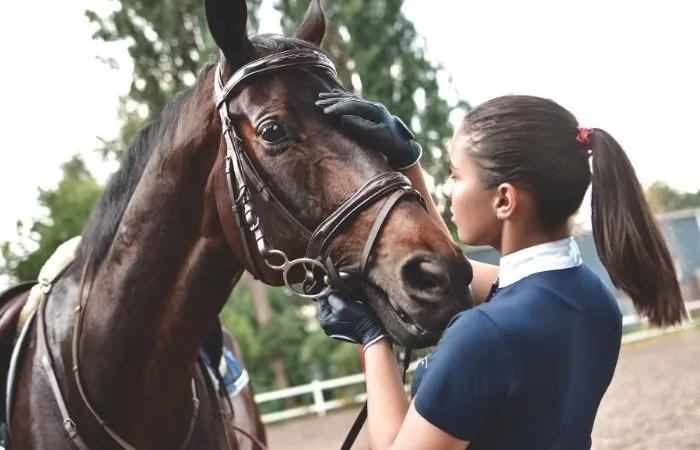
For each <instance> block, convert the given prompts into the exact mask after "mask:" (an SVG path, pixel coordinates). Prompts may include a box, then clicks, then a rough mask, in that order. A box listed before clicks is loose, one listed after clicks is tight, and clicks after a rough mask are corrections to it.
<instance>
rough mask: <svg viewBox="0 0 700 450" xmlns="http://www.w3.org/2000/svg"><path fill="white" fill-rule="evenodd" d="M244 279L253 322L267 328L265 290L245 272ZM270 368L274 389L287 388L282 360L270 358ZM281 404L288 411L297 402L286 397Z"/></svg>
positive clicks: (268, 320)
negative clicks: (250, 298)
mask: <svg viewBox="0 0 700 450" xmlns="http://www.w3.org/2000/svg"><path fill="white" fill-rule="evenodd" d="M244 277H245V283H246V285H247V286H248V289H250V295H251V296H252V298H253V314H254V315H255V321H256V322H257V323H258V326H259V327H260V328H263V327H265V326H267V324H268V323H269V322H270V318H271V317H272V308H271V307H270V299H269V298H268V296H267V288H266V286H265V285H264V284H263V283H261V282H259V281H256V280H255V279H254V278H253V277H252V276H250V274H249V273H247V272H246V273H245V274H244ZM270 367H271V368H272V373H273V374H274V380H275V388H276V389H284V388H287V387H289V379H288V378H287V371H286V369H285V366H284V360H283V359H282V358H280V357H271V358H270ZM283 404H284V407H285V408H287V409H288V408H294V407H295V406H297V405H298V402H297V401H296V398H294V397H288V398H285V399H283Z"/></svg>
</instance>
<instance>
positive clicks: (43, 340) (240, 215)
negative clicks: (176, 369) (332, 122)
mask: <svg viewBox="0 0 700 450" xmlns="http://www.w3.org/2000/svg"><path fill="white" fill-rule="evenodd" d="M292 67H317V68H320V69H323V70H325V71H327V72H329V73H330V74H331V75H332V76H333V77H337V74H336V71H335V67H334V66H333V63H332V62H331V61H330V59H328V57H326V56H325V55H324V54H323V53H321V52H319V51H316V50H311V49H298V50H289V51H285V52H281V53H278V54H273V55H268V56H265V57H262V58H260V59H257V60H255V61H252V62H250V63H248V64H246V65H244V66H243V67H241V68H240V69H238V70H237V71H236V72H235V73H234V74H233V75H232V76H231V78H229V79H228V81H227V82H226V83H225V84H224V83H223V82H222V76H223V66H222V64H221V62H219V64H218V66H217V68H216V75H215V81H214V93H215V95H214V98H215V104H216V107H217V109H218V110H219V114H220V116H221V123H222V128H223V135H224V140H225V142H226V156H225V173H226V181H227V185H228V192H229V196H230V199H231V204H232V210H233V215H234V217H235V219H236V225H237V229H238V232H239V235H240V242H241V245H242V247H243V250H244V252H245V257H246V260H247V266H248V269H249V271H250V272H251V274H252V275H253V277H255V278H256V279H259V280H262V281H263V282H268V284H270V283H269V281H270V280H265V279H264V278H263V276H262V271H261V270H260V267H259V265H258V263H257V262H256V258H255V257H254V254H253V249H252V248H251V245H250V241H251V240H252V241H253V242H255V249H256V250H257V253H258V254H259V256H260V257H261V258H262V260H263V262H264V263H265V264H266V265H267V266H268V267H269V268H271V269H273V270H276V271H281V272H282V278H283V281H284V284H285V286H287V288H289V289H290V290H292V291H293V292H294V293H295V294H297V295H299V296H300V297H302V298H307V299H318V298H320V297H323V296H327V295H328V294H330V293H331V292H333V291H341V292H346V293H350V292H351V291H352V288H351V287H349V286H348V285H347V284H346V282H345V279H346V278H348V277H350V276H359V277H363V276H364V275H365V270H366V268H367V264H368V261H369V258H370V255H371V252H372V249H373V247H374V244H375V241H376V240H377V237H378V236H379V233H380V231H381V228H382V225H383V224H384V222H386V219H387V217H388V215H389V213H390V212H391V210H392V208H393V207H394V205H396V203H397V202H398V201H399V200H401V199H402V198H403V197H404V196H411V197H415V198H417V199H418V200H419V202H420V203H421V205H422V206H423V207H424V208H425V202H424V199H423V197H422V196H421V195H420V193H418V191H416V190H415V189H413V187H412V186H411V184H410V182H409V181H408V179H407V178H406V177H405V176H403V175H402V174H400V173H398V172H386V173H381V174H379V175H377V176H375V177H373V178H371V179H370V180H368V181H367V182H366V183H365V184H364V185H362V186H361V187H360V188H359V189H358V190H357V191H356V192H355V193H353V194H352V195H350V196H349V197H348V198H346V199H345V200H344V201H343V202H342V204H341V205H340V206H339V207H338V208H337V209H336V210H335V211H333V212H332V213H331V214H330V215H329V216H328V217H327V218H326V219H325V220H323V221H322V222H321V223H320V224H319V225H318V226H317V227H316V229H315V230H314V231H313V232H311V231H310V230H309V229H308V228H306V227H305V226H304V225H303V224H301V223H300V222H299V221H298V220H297V219H296V218H295V217H294V215H293V214H292V213H291V212H289V210H288V209H287V208H286V207H285V206H284V204H283V203H282V202H281V201H280V200H279V199H278V198H277V197H276V196H275V195H274V194H273V193H272V191H271V190H270V188H269V187H268V185H267V183H266V182H265V181H264V180H263V179H262V178H261V177H260V175H259V174H258V172H257V170H256V169H255V167H254V166H253V164H252V163H251V161H250V159H249V157H248V156H247V155H246V153H245V152H244V151H243V145H242V144H243V142H242V140H241V139H240V138H239V137H238V134H237V133H236V130H235V127H234V125H233V123H232V121H231V118H230V117H229V114H228V103H227V102H228V101H229V100H230V98H231V97H232V96H233V95H234V92H235V91H236V89H237V88H238V87H240V86H241V85H242V84H243V83H244V82H246V81H248V80H250V79H252V78H254V77H256V76H258V75H262V74H266V73H271V72H276V71H280V70H284V69H288V68H292ZM251 186H252V187H253V188H254V189H255V192H256V193H257V195H258V196H259V198H261V199H262V200H263V201H265V202H266V203H269V204H271V205H272V206H273V207H274V208H275V209H276V210H277V211H278V212H279V213H280V214H281V215H282V217H284V218H285V220H287V222H288V223H289V224H290V225H292V226H293V227H294V228H295V229H296V230H297V231H298V233H299V234H300V235H301V236H302V237H303V238H304V239H305V240H306V241H307V242H308V244H307V249H306V255H305V256H304V257H301V258H296V259H292V260H291V261H290V260H289V258H288V257H287V254H286V253H284V252H283V251H281V250H278V249H275V248H273V247H271V246H270V244H269V243H268V241H267V239H265V236H264V234H263V229H262V225H261V223H260V218H259V216H258V215H257V214H256V213H255V210H254V207H253V199H252V197H251ZM383 198H385V200H384V204H383V205H382V208H381V209H380V210H379V212H378V214H377V216H376V218H375V221H374V223H373V225H372V228H371V229H370V232H369V235H368V237H367V241H366V244H365V247H364V249H363V251H362V254H361V258H360V261H359V263H357V264H352V265H347V266H343V267H336V265H335V264H334V262H333V261H332V260H331V258H330V256H328V255H327V254H326V252H327V249H328V247H329V245H330V244H331V243H332V242H333V240H334V239H335V238H336V237H337V236H338V235H339V233H340V231H341V230H342V229H343V227H344V226H345V225H347V224H348V222H350V221H351V220H352V219H353V218H355V217H356V216H357V215H358V214H359V213H361V212H362V211H364V210H365V209H366V208H367V207H369V206H370V205H372V204H374V203H376V202H377V201H379V200H380V199H383ZM275 258H277V261H276V262H275ZM300 265H301V266H302V267H303V269H304V271H305V278H304V281H303V283H302V290H301V291H300V290H298V289H295V288H294V286H293V284H292V283H291V280H290V279H289V274H290V271H291V269H293V268H294V267H296V266H300ZM88 267H90V261H87V262H86V263H85V266H84V267H83V271H82V276H81V282H80V289H79V306H78V307H77V309H76V314H75V319H74V327H73V342H72V358H73V366H72V372H73V375H74V381H75V383H76V386H77V388H78V392H79V394H80V397H81V399H82V401H83V404H84V405H85V406H86V407H87V408H88V410H89V411H90V413H91V414H92V416H93V417H94V418H95V420H97V422H98V423H99V424H100V426H101V427H102V429H103V430H104V431H105V432H106V433H107V434H108V435H109V436H110V437H111V438H112V439H113V440H114V442H115V443H117V444H118V445H119V446H120V447H122V448H123V449H127V450H133V449H134V447H133V446H131V445H130V444H128V443H127V442H126V441H125V440H124V439H123V438H121V437H120V436H119V435H118V434H117V433H116V432H115V431H114V430H113V429H112V428H111V427H110V425H109V424H108V423H107V421H105V420H104V419H103V418H102V417H101V416H100V415H99V414H98V413H97V411H96V410H95V408H94V407H93V406H92V405H91V403H90V402H89V401H88V399H87V397H86V394H85V390H84V387H83V382H82V379H81V375H80V369H79V342H80V336H81V334H82V326H83V319H84V317H85V308H86V307H87V301H88V298H89V296H90V291H91V289H92V282H89V283H87V293H85V287H86V282H87V278H88ZM90 278H91V277H90ZM50 290H51V286H50V285H48V286H47V287H46V290H45V296H44V298H43V299H42V301H41V303H40V305H39V310H38V312H37V315H38V318H37V319H38V324H37V326H38V346H39V353H40V354H41V363H42V365H43V367H44V369H45V370H46V372H47V376H48V378H49V384H50V386H51V389H52V391H53V394H54V398H55V400H56V402H57V404H58V406H59V409H60V412H61V416H62V420H63V426H64V429H65V430H66V433H67V434H68V435H69V437H70V438H71V440H72V442H73V443H74V444H75V445H76V446H77V447H78V448H79V449H81V450H88V449H89V447H88V446H87V445H86V444H85V442H84V441H83V439H82V438H81V436H80V434H79V433H78V427H77V425H76V423H75V422H74V420H73V419H72V418H71V416H70V414H69V412H68V408H67V406H66V401H65V399H64V397H63V395H62V393H61V390H60V387H59V384H58V380H57V377H56V374H55V371H54V367H53V366H54V364H53V361H52V359H51V356H50V353H49V351H48V342H47V337H46V331H45V319H44V315H45V307H46V300H47V298H48V295H49V292H50ZM205 370H206V369H205ZM191 389H192V413H191V416H190V423H189V426H188V428H187V434H186V435H185V438H184V440H183V442H182V443H181V445H180V447H179V448H180V449H184V448H185V447H186V446H187V444H188V443H189V439H190V437H191V436H192V432H193V430H194V426H195V423H196V420H197V417H198V412H199V398H198V395H197V389H196V385H195V380H194V378H193V379H192V382H191ZM359 420H360V417H358V421H359ZM362 421H364V418H362ZM356 425H357V423H356V424H355V425H354V426H353V429H354V428H355V426H356ZM360 426H361V423H360ZM238 431H242V432H243V430H240V429H238ZM357 431H359V429H357ZM357 431H355V432H354V434H355V435H356V433H357ZM351 433H352V431H351ZM243 434H245V435H246V436H248V437H249V438H250V437H251V436H252V435H249V433H245V432H243ZM352 439H353V440H354V436H353V438H352ZM251 440H253V442H255V443H256V445H261V444H260V443H259V442H257V440H256V439H252V438H251Z"/></svg>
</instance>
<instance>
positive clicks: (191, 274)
mask: <svg viewBox="0 0 700 450" xmlns="http://www.w3.org/2000/svg"><path fill="white" fill-rule="evenodd" d="M204 7H205V17H206V22H207V27H208V29H209V32H210V34H211V36H212V37H213V39H214V42H215V43H216V45H217V47H218V59H217V61H216V62H214V63H208V64H206V65H205V66H204V67H203V69H202V70H201V71H200V73H199V74H198V75H197V77H196V81H195V82H194V84H193V85H192V86H191V87H189V88H187V89H185V90H183V91H182V92H180V93H178V94H177V95H176V96H174V98H173V99H171V100H170V102H169V103H168V104H167V105H166V106H165V107H164V108H163V109H162V110H161V111H160V112H158V114H157V115H156V117H155V119H154V120H153V122H152V123H150V124H148V125H146V126H145V127H144V128H143V129H142V130H141V131H140V132H139V133H138V135H137V136H136V137H135V139H134V140H133V142H132V143H131V145H130V147H129V149H128V151H127V153H126V155H125V157H124V160H123V161H122V163H121V166H120V168H119V169H118V170H117V171H116V172H115V174H114V175H113V176H112V177H111V179H110V181H109V183H108V184H107V186H106V187H105V190H104V192H103V193H102V195H101V197H100V199H99V200H98V201H97V203H96V205H95V207H94V209H93V211H92V213H91V216H90V218H89V220H88V222H87V223H86V225H85V228H84V230H83V233H82V238H81V242H80V244H79V246H78V247H77V249H76V253H75V258H74V259H73V260H72V261H71V263H70V264H68V265H67V266H66V268H65V270H63V271H62V272H61V273H60V274H58V275H57V276H56V277H55V279H53V280H52V281H51V282H50V283H48V284H46V285H44V286H43V289H44V292H45V295H44V296H43V299H42V301H41V302H40V304H39V306H38V308H37V310H36V311H35V313H34V314H33V315H32V316H31V317H30V318H29V319H28V320H27V322H26V325H25V326H24V327H23V329H22V333H21V335H20V338H19V339H18V341H17V344H16V345H15V346H14V349H13V354H12V366H13V369H12V370H11V373H9V374H8V378H10V380H11V382H10V387H8V392H9V394H10V395H9V396H8V405H7V411H8V413H7V418H6V419H7V421H8V427H7V429H8V433H9V442H10V448H12V449H14V448H18V449H51V448H79V449H93V448H99V449H106V450H109V449H136V448H138V449H173V448H178V449H236V448H239V444H240V442H243V440H241V441H240V442H239V440H237V439H235V438H233V433H234V432H235V430H233V429H232V427H231V422H232V420H231V417H230V416H233V418H234V419H235V417H236V416H238V415H239V413H240V412H241V411H239V410H238V409H236V410H235V412H234V413H232V414H230V415H228V416H227V415H225V414H224V412H223V411H224V408H223V407H222V403H224V402H223V401H222V400H221V398H220V396H219V395H218V393H217V392H215V389H214V388H213V384H212V381H211V377H210V376H208V374H207V370H208V369H207V367H206V365H205V364H204V363H203V362H202V357H201V349H202V346H203V345H204V343H205V342H206V341H207V340H208V338H209V336H211V334H212V333H221V327H220V324H219V322H218V314H219V312H220V310H221V309H222V307H223V305H224V304H225V302H226V300H227V297H228V295H229V293H230V292H231V290H232V289H233V287H234V286H235V284H236V283H237V282H238V280H239V279H240V277H241V275H242V273H243V272H244V271H248V272H250V273H251V274H252V275H253V276H254V277H255V278H256V279H258V280H260V281H261V282H264V283H266V284H268V285H271V286H286V287H287V288H289V289H291V290H293V291H294V292H295V293H296V294H297V295H299V296H301V297H302V298H306V299H309V300H311V301H313V300H317V299H318V298H320V297H322V296H324V295H328V294H329V293H330V292H333V291H340V292H353V293H354V294H356V295H361V298H362V299H363V301H365V302H366V303H367V304H368V305H370V307H371V308H373V310H374V311H375V312H376V313H377V315H378V316H379V318H380V319H381V320H382V321H383V323H384V325H385V327H386V329H387V332H388V333H389V335H390V336H391V338H392V339H393V340H394V341H395V342H397V343H399V344H401V345H405V346H410V347H412V348H421V347H426V346H431V345H434V344H435V343H436V342H437V340H438V339H439V336H440V333H441V332H442V330H443V329H444V327H445V326H446V324H447V323H448V321H449V320H450V319H451V318H452V317H453V316H454V314H455V313H456V312H458V311H461V310H464V309H467V308H469V307H471V306H472V305H473V302H472V299H471V296H470V290H469V281H470V274H471V272H470V271H471V267H470V266H469V264H468V262H467V260H466V258H465V256H464V254H463V253H462V252H461V250H460V249H459V247H458V246H457V245H456V244H455V243H454V242H453V240H452V239H451V237H450V236H449V235H448V234H447V233H445V232H443V231H442V229H441V228H440V227H439V225H438V224H437V223H436V222H435V221H434V220H433V219H432V218H431V217H430V216H429V214H428V212H427V211H426V208H425V203H424V201H423V198H422V197H421V196H420V194H419V193H418V192H417V191H415V190H414V189H413V187H412V186H411V184H410V182H409V181H408V179H407V178H406V177H405V176H403V175H402V174H401V173H398V172H395V171H392V170H391V168H390V167H389V166H388V164H387V163H386V161H385V160H384V158H382V157H381V155H379V154H378V153H376V152H375V151H373V150H371V149H369V148H366V147H365V146H363V145H362V144H360V143H358V142H356V141H354V140H352V139H351V138H349V137H348V136H346V135H344V134H343V132H342V129H340V127H338V126H337V124H336V123H334V122H333V121H332V120H331V119H330V118H328V117H326V116H324V115H323V113H322V111H320V110H319V108H317V107H316V106H315V104H314V102H315V100H316V99H317V96H318V93H319V92H321V91H329V90H331V89H342V86H341V84H340V82H339V81H338V79H337V74H336V72H335V67H334V65H333V62H332V60H331V59H330V57H329V56H328V55H327V54H326V53H325V52H324V51H323V50H321V43H322V40H323V37H324V35H325V30H326V18H325V15H324V12H323V9H322V7H321V5H320V1H319V0H311V2H310V4H309V8H308V10H307V12H306V15H305V17H304V20H303V22H302V23H301V25H300V26H299V28H298V29H297V31H296V32H295V34H294V36H292V37H285V36H277V35H271V34H262V35H256V36H252V37H249V36H248V33H247V29H246V24H247V4H246V1H245V0H205V2H204ZM249 431H250V430H249ZM258 432H260V433H262V432H261V431H258Z"/></svg>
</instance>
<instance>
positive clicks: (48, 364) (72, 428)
mask: <svg viewBox="0 0 700 450" xmlns="http://www.w3.org/2000/svg"><path fill="white" fill-rule="evenodd" d="M89 266H90V264H89V261H88V262H87V263H86V264H85V266H84V267H83V271H82V275H81V277H80V278H81V279H80V289H79V291H78V292H79V299H80V300H79V304H78V307H77V308H76V311H75V313H76V317H75V321H74V324H73V340H72V353H73V354H72V357H73V368H72V370H73V374H74V377H75V383H76V386H77V388H78V392H79V393H80V397H81V399H82V401H83V403H84V404H85V406H86V407H87V408H88V410H89V411H90V413H91V414H92V415H93V417H94V418H95V420H97V422H98V423H99V424H100V426H101V427H102V429H103V430H104V431H105V432H106V433H107V434H108V435H109V436H110V437H111V438H112V439H113V440H114V441H115V442H116V443H117V444H118V445H119V446H120V447H122V448H123V449H125V450H135V448H134V447H133V446H131V445H129V443H127V442H126V441H125V440H124V439H122V438H121V437H120V436H119V435H118V434H117V433H116V432H115V431H114V430H112V428H111V427H110V426H109V425H108V423H107V421H105V420H104V419H103V418H102V417H101V416H100V415H99V414H97V411H95V408H93V406H92V405H91V404H90V402H89V401H88V399H87V397H86V395H85V390H84V388H83V383H82V380H81V378H80V369H79V360H78V353H79V352H78V350H79V349H78V347H79V343H80V336H81V333H82V322H83V317H84V316H85V306H86V304H87V301H88V298H89V296H90V290H91V288H92V282H90V284H89V287H88V291H87V294H86V295H83V293H84V288H85V283H86V280H87V274H88V267H89ZM49 295H50V294H49V293H47V294H45V295H44V296H43V297H42V299H41V302H40V303H39V311H38V317H37V319H38V323H37V333H38V336H37V338H38V349H39V355H40V357H41V364H42V366H43V367H44V370H46V374H47V376H48V378H49V385H50V386H51V390H52V391H53V395H54V399H55V400H56V403H57V405H58V409H59V410H60V411H61V416H62V418H63V427H64V428H65V430H66V433H67V434H68V436H69V437H70V438H71V440H72V441H73V443H75V445H76V446H77V447H78V448H79V449H80V450H89V448H88V446H87V445H86V444H85V442H84V441H83V439H82V438H81V437H80V434H79V431H78V426H77V425H76V423H75V421H74V420H73V419H72V418H71V417H70V414H69V412H68V408H67V406H66V401H65V399H64V397H63V394H62V393H61V388H60V386H59V384H58V379H57V378H56V372H55V370H54V366H53V361H52V360H51V355H50V353H49V347H48V341H47V339H46V329H45V327H46V324H45V319H44V315H45V313H46V302H47V301H48V298H49ZM192 403H193V405H192V414H191V419H190V424H189V426H188V428H187V434H186V435H185V438H184V440H183V442H182V444H181V445H180V447H179V449H180V450H182V449H184V448H185V447H186V446H187V444H188V443H189V440H190V438H191V436H192V433H193V431H194V426H195V423H196V421H197V417H198V415H199V398H198V397H197V388H196V385H195V382H194V378H193V379H192Z"/></svg>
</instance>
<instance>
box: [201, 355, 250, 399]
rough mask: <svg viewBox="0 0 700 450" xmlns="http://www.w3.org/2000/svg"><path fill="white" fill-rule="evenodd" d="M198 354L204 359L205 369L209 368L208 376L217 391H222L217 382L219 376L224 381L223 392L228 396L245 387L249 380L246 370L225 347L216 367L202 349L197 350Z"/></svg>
mask: <svg viewBox="0 0 700 450" xmlns="http://www.w3.org/2000/svg"><path fill="white" fill-rule="evenodd" d="M199 354H200V356H201V357H202V359H203V360H204V363H205V365H206V366H207V369H209V376H210V377H211V380H212V382H213V383H214V386H216V388H217V392H222V389H221V388H222V387H221V385H220V384H219V378H220V379H221V380H222V381H223V383H224V385H223V388H224V389H225V391H223V392H226V394H227V395H228V397H229V398H233V397H235V396H236V395H238V394H240V392H241V391H242V390H243V388H245V387H246V385H247V384H248V382H249V381H250V377H249V376H248V371H247V370H246V369H245V367H243V365H242V364H241V363H240V362H239V361H238V360H237V359H236V357H235V356H233V353H231V351H230V350H229V349H227V348H226V347H223V348H222V354H221V360H220V361H219V364H218V367H216V366H214V365H213V364H212V362H211V360H210V359H209V357H208V356H207V354H206V352H205V351H204V350H203V349H202V350H200V351H199ZM217 371H218V376H217Z"/></svg>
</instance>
